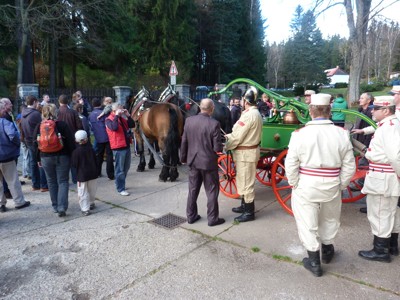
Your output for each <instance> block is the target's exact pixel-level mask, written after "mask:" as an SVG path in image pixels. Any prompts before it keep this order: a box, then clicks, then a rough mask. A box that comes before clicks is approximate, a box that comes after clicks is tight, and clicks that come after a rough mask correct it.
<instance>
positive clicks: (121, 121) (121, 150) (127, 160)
mask: <svg viewBox="0 0 400 300" xmlns="http://www.w3.org/2000/svg"><path fill="white" fill-rule="evenodd" d="M134 126H135V123H134V121H133V119H132V118H131V116H130V115H129V112H128V111H127V110H126V109H123V108H122V106H121V105H120V104H118V103H116V102H114V103H113V104H112V112H111V113H110V115H109V116H108V117H107V119H106V130H107V135H108V138H109V140H110V147H111V150H112V151H113V154H114V157H115V186H116V188H117V191H118V193H119V194H120V195H121V196H129V193H128V192H127V191H126V188H125V180H126V176H127V175H128V171H129V168H130V166H131V143H132V137H131V135H130V134H129V129H130V128H133V127H134Z"/></svg>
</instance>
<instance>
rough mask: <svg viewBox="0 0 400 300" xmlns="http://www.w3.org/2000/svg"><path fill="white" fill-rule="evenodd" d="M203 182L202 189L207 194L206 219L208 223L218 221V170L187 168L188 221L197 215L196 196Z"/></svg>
mask: <svg viewBox="0 0 400 300" xmlns="http://www.w3.org/2000/svg"><path fill="white" fill-rule="evenodd" d="M202 183H204V190H205V192H206V195H207V219H208V223H209V224H210V223H215V222H216V221H218V216H219V209H218V195H219V180H218V170H217V169H216V170H199V169H196V168H190V169H189V194H188V199H187V206H186V216H187V219H188V221H191V220H194V219H195V218H196V216H197V215H198V212H197V197H198V196H199V192H200V188H201V184H202Z"/></svg>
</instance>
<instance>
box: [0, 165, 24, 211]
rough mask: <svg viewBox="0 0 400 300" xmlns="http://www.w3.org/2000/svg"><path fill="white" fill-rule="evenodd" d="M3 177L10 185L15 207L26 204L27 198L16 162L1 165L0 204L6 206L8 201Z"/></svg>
mask: <svg viewBox="0 0 400 300" xmlns="http://www.w3.org/2000/svg"><path fill="white" fill-rule="evenodd" d="M3 177H4V179H5V180H6V182H7V184H8V188H9V189H10V192H11V195H12V196H13V199H14V203H15V206H20V205H23V204H24V203H25V197H24V194H23V193H22V188H21V182H20V181H19V177H18V171H17V164H16V163H15V160H12V161H9V162H6V163H0V195H1V199H0V204H1V205H6V203H7V199H6V197H5V196H4V186H3Z"/></svg>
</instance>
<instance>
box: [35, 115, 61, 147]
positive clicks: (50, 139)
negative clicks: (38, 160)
mask: <svg viewBox="0 0 400 300" xmlns="http://www.w3.org/2000/svg"><path fill="white" fill-rule="evenodd" d="M37 141H38V148H39V150H40V151H41V152H43V153H54V152H58V151H60V150H61V149H62V148H63V147H64V145H63V142H62V137H61V134H60V133H59V132H58V131H57V126H56V121H54V120H44V121H42V123H40V134H39V135H38V137H37Z"/></svg>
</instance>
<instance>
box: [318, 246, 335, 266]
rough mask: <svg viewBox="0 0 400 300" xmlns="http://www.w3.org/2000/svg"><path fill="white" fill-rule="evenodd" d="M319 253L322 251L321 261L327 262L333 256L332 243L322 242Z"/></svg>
mask: <svg viewBox="0 0 400 300" xmlns="http://www.w3.org/2000/svg"><path fill="white" fill-rule="evenodd" d="M321 253H322V255H321V256H322V257H321V260H322V263H324V264H329V263H330V262H331V260H332V258H333V255H334V254H335V248H334V247H333V245H332V244H330V245H324V244H322V247H321Z"/></svg>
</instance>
